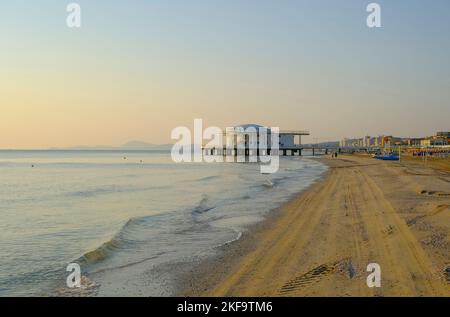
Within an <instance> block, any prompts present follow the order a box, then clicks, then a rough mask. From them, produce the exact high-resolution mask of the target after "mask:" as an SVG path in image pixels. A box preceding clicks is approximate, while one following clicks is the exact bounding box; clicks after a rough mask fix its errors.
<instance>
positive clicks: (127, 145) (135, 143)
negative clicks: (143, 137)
mask: <svg viewBox="0 0 450 317" xmlns="http://www.w3.org/2000/svg"><path fill="white" fill-rule="evenodd" d="M155 146H160V145H155V144H151V143H146V142H143V141H135V140H134V141H129V142H127V143H125V144H124V145H122V146H121V147H125V148H148V147H155Z"/></svg>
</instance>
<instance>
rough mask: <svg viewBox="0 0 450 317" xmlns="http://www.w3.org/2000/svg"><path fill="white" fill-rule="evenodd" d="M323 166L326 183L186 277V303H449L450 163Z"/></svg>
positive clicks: (350, 161) (360, 161)
mask: <svg viewBox="0 0 450 317" xmlns="http://www.w3.org/2000/svg"><path fill="white" fill-rule="evenodd" d="M321 160H322V161H323V162H324V163H326V164H328V165H329V166H330V170H329V172H328V173H327V175H326V176H325V177H324V178H323V179H322V180H321V181H319V182H317V183H316V184H314V185H313V186H312V187H310V188H309V189H308V190H307V191H305V192H303V193H301V194H299V195H298V196H297V197H295V198H294V199H293V200H291V201H290V202H289V203H287V204H285V205H284V206H282V207H281V208H280V209H279V210H276V211H274V212H273V213H271V214H270V215H269V216H268V217H267V219H266V220H265V221H263V222H262V223H260V224H258V225H256V226H255V227H254V228H252V229H251V230H250V231H249V232H247V233H246V234H244V236H243V238H242V239H241V240H239V241H238V242H235V243H232V244H230V245H227V246H224V247H223V249H222V250H221V252H220V255H218V256H217V257H215V258H213V259H210V260H208V261H206V262H203V263H201V264H199V265H197V266H196V267H194V268H192V269H190V270H189V271H188V272H186V273H185V274H184V277H183V278H181V282H180V290H181V291H180V295H187V296H450V276H449V274H450V273H448V269H449V267H450V237H449V232H450V217H449V216H450V207H449V206H450V173H449V172H448V165H449V164H448V160H447V162H446V163H442V162H440V163H439V164H433V162H431V163H429V164H428V166H424V165H423V164H422V163H421V162H420V161H409V160H404V161H401V162H383V161H378V160H375V159H372V158H369V157H357V156H351V155H348V156H347V155H346V156H341V157H340V158H339V159H330V158H322V159H321ZM369 263H378V264H379V265H380V266H381V280H382V282H381V283H382V285H381V287H380V288H368V287H367V285H366V278H367V276H368V275H369V273H367V272H366V268H367V265H368V264H369Z"/></svg>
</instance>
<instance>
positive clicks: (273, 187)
mask: <svg viewBox="0 0 450 317" xmlns="http://www.w3.org/2000/svg"><path fill="white" fill-rule="evenodd" d="M325 170H326V167H325V166H324V165H323V164H321V163H320V162H318V161H316V160H312V159H308V158H301V157H286V158H281V160H280V169H279V172H277V173H275V174H272V175H262V174H261V173H260V172H259V171H260V169H259V165H257V164H249V163H209V164H208V163H181V164H177V163H174V162H172V161H171V158H170V153H169V152H168V151H167V150H164V149H160V150H158V149H155V150H146V151H144V150H137V151H132V150H102V151H100V150H64V151H63V150H48V151H0V296H39V295H44V296H46V295H49V296H51V295H54V294H55V293H54V292H55V290H56V289H57V288H61V287H64V285H65V279H66V277H67V276H68V274H69V272H66V268H67V265H68V264H69V263H78V264H80V266H81V269H82V271H83V274H85V275H87V276H89V278H90V279H91V280H92V283H94V284H95V285H96V293H95V294H96V295H117V296H126V295H154V296H158V295H170V294H171V293H170V292H171V290H170V287H165V286H164V285H166V286H167V284H170V279H171V274H170V270H169V275H168V276H167V275H166V276H165V277H164V279H165V282H162V280H161V279H158V274H157V273H155V272H158V268H161V266H163V267H169V266H170V265H172V264H174V263H177V262H188V261H190V260H191V259H194V258H195V259H198V258H199V257H200V258H201V257H202V256H206V255H209V254H211V253H213V252H214V250H216V249H217V247H218V246H220V245H223V244H225V243H227V242H230V241H233V240H235V239H239V237H240V236H241V234H242V232H243V231H245V230H246V228H248V226H249V225H251V224H254V223H256V222H258V221H260V220H262V219H263V218H264V215H265V214H267V212H269V211H271V210H273V209H274V208H276V207H278V206H280V205H281V204H282V203H283V202H286V201H287V200H288V199H289V198H290V197H292V195H293V194H295V193H298V192H300V191H302V190H303V189H305V188H307V187H308V186H310V185H311V184H312V183H313V182H315V181H316V180H318V179H319V177H320V176H321V174H322V173H323V172H324V171H325ZM152 272H153V273H152ZM144 273H145V275H144ZM167 281H168V282H167ZM143 284H145V290H146V291H143V287H144V286H143ZM130 285H131V286H130ZM133 285H135V286H133ZM130 290H131V291H130ZM132 290H135V291H136V292H133V291H132ZM130 292H131V293H130Z"/></svg>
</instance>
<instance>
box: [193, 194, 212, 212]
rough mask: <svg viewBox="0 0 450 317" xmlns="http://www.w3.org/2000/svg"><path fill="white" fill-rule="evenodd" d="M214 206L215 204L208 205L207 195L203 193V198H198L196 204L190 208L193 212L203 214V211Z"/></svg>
mask: <svg viewBox="0 0 450 317" xmlns="http://www.w3.org/2000/svg"><path fill="white" fill-rule="evenodd" d="M214 208H216V206H212V205H210V203H209V197H208V195H203V198H202V199H201V200H200V202H199V203H198V205H197V206H196V207H195V208H194V209H193V210H192V212H193V213H194V214H203V213H205V212H208V211H210V210H213V209H214Z"/></svg>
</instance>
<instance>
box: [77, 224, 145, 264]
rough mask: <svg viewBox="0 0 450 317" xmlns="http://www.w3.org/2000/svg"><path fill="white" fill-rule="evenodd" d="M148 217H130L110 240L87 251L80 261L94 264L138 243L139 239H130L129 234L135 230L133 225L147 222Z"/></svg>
mask: <svg viewBox="0 0 450 317" xmlns="http://www.w3.org/2000/svg"><path fill="white" fill-rule="evenodd" d="M146 218H148V217H142V218H131V219H129V220H128V221H127V222H126V223H125V224H124V225H123V226H122V228H121V229H120V230H119V232H118V233H117V234H116V235H114V236H113V237H112V238H111V239H110V240H109V241H107V242H105V243H103V244H102V245H101V246H99V247H98V248H96V249H95V250H93V251H90V252H87V253H85V254H84V255H83V256H81V258H80V259H78V261H80V262H82V263H87V264H94V263H97V262H100V261H102V260H104V259H106V258H107V257H108V256H110V255H111V254H112V253H114V252H116V251H118V250H121V249H125V248H127V247H128V246H130V245H131V244H132V243H137V241H135V240H131V239H128V238H127V235H128V234H129V233H131V232H133V230H135V228H133V227H135V226H139V225H141V224H142V223H143V222H145V221H146Z"/></svg>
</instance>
